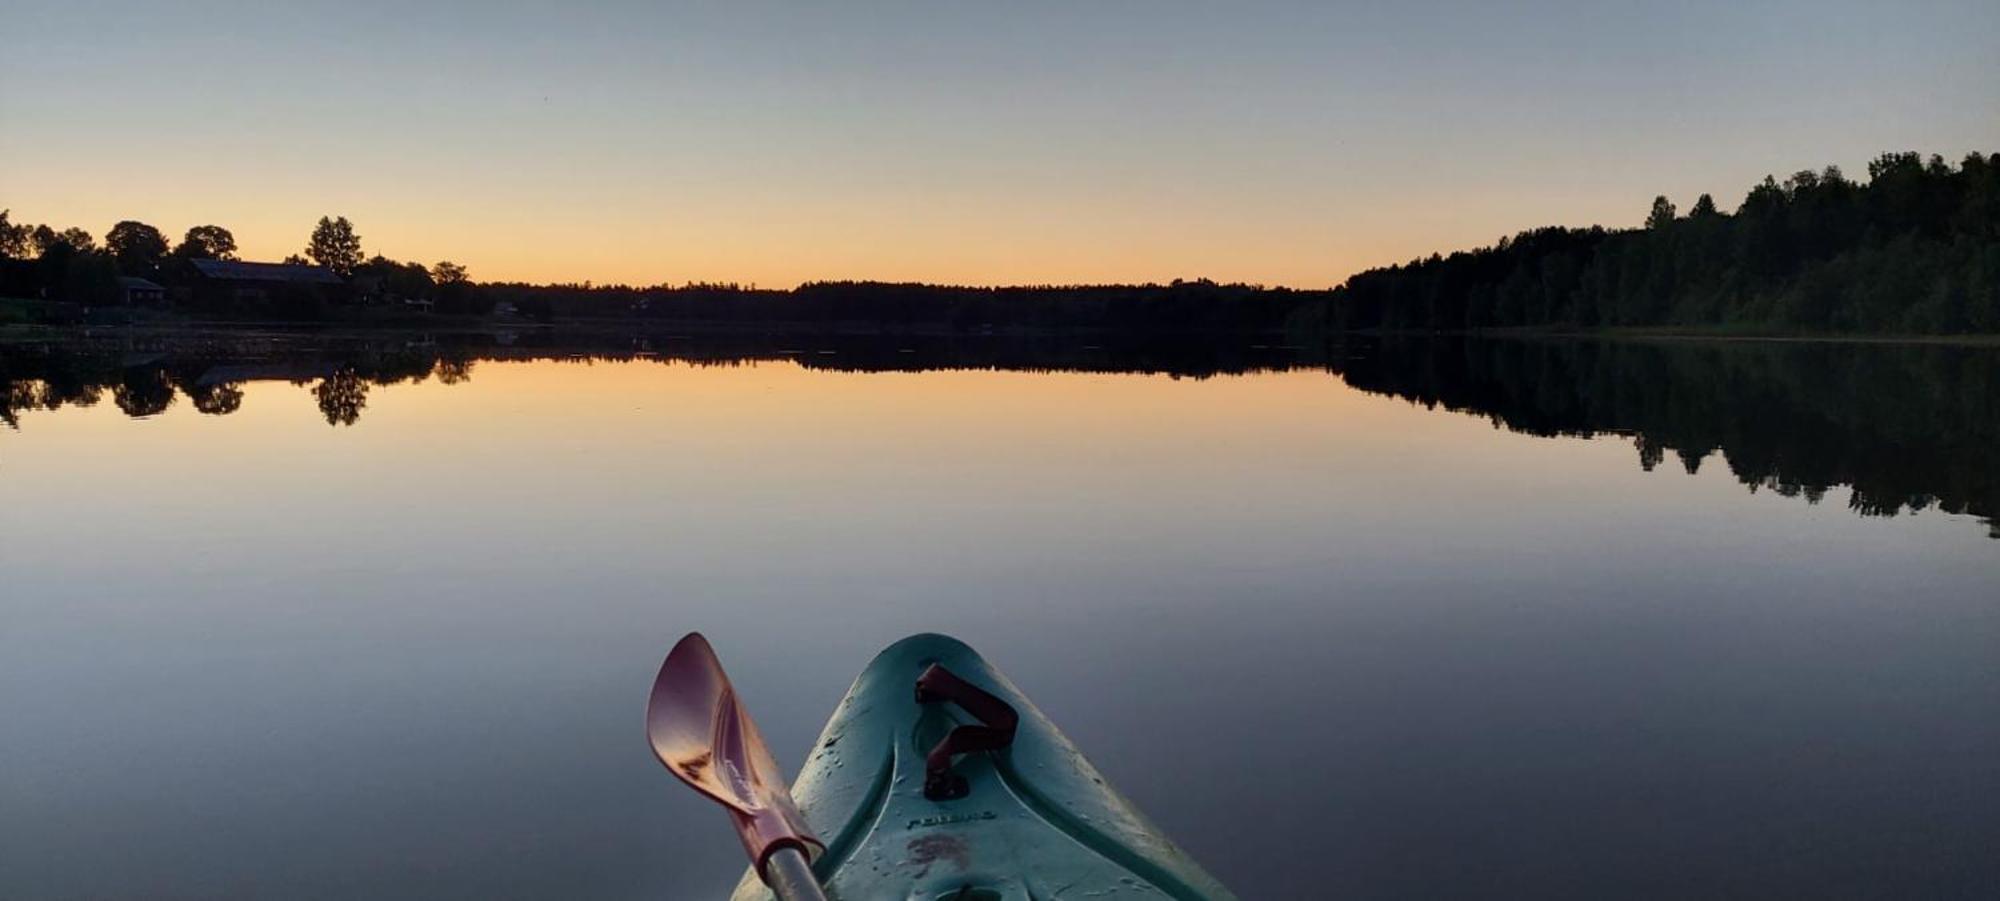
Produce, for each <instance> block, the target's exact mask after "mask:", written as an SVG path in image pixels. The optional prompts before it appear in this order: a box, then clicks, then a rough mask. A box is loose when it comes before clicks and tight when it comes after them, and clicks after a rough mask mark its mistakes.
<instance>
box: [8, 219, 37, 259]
mask: <svg viewBox="0 0 2000 901" xmlns="http://www.w3.org/2000/svg"><path fill="white" fill-rule="evenodd" d="M9 212H11V211H9V210H0V260H13V259H19V258H21V257H25V256H27V255H28V235H30V234H32V233H33V231H34V230H33V229H30V228H29V227H28V226H26V225H16V224H14V223H12V222H9V221H7V214H8V213H9Z"/></svg>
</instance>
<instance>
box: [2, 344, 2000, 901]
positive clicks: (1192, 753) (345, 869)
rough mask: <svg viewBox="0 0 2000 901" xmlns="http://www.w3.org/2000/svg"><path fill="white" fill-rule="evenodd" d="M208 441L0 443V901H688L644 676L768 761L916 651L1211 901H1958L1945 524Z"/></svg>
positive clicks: (1273, 474) (1111, 402) (1530, 455)
mask: <svg viewBox="0 0 2000 901" xmlns="http://www.w3.org/2000/svg"><path fill="white" fill-rule="evenodd" d="M246 394H247V396H246V399H245V401H244V404H243V408H242V410H241V411H240V412H238V413H236V414H233V415H230V416H226V417H204V416H200V415H198V414H196V413H195V412H194V411H193V410H191V409H189V408H188V405H187V403H186V401H185V399H183V400H182V401H181V402H180V403H178V404H177V405H176V406H175V407H174V408H173V409H172V410H170V411H169V412H168V413H166V414H164V415H162V416H158V417H154V418H151V419H147V420H142V421H134V420H131V419H128V418H126V417H125V416H124V415H123V414H121V413H119V412H118V411H117V410H116V409H115V408H114V407H112V405H111V404H110V403H109V402H108V401H107V402H104V403H101V404H99V405H98V406H97V407H95V408H91V409H87V410H78V409H66V410H62V411H57V412H53V413H49V412H44V413H36V414H33V415H32V416H28V417H24V418H23V421H22V424H21V428H20V430H19V431H17V432H8V433H0V562H4V564H5V573H4V575H5V579H6V581H5V591H4V593H0V620H4V622H5V623H6V628H5V629H0V721H4V722H6V723H7V727H6V728H5V729H4V730H0V759H4V760H6V761H8V764H7V765H6V766H5V767H0V847H4V848H6V849H8V850H7V866H6V867H4V868H0V895H6V896H39V895H45V894H50V893H52V892H53V887H56V886H61V887H64V888H66V889H68V890H70V891H72V892H73V893H75V894H84V895H88V894H102V895H126V896H132V895H173V894H177V895H184V896H195V895H198V896H227V895H241V896H249V895H261V896H267V897H268V896H274V895H282V896H297V897H305V896H326V897H334V896H342V897H354V896H363V895H375V896H383V895H398V894H403V895H409V894H430V895H457V896H463V895H472V894H486V895H493V896H519V897H552V896H637V895H649V896H655V897H661V896H664V897H694V896H696V893H697V892H698V891H700V890H702V889H703V888H704V887H708V886H720V885H724V884H726V883H728V882H729V881H730V880H731V879H733V878H734V875H735V864H734V854H735V853H736V852H735V849H734V841H733V839H732V838H731V836H730V835H729V832H728V830H727V828H726V827H725V825H724V823H723V820H722V818H721V816H720V814H719V813H717V812H716V811H715V810H713V809H712V808H711V807H710V806H709V805H707V804H705V803H704V802H701V801H699V800H697V799H695V798H694V796H693V795H692V794H690V793H687V792H686V791H685V790H684V789H681V788H680V787H679V786H678V785H676V784H675V783H674V782H673V780H672V779H671V777H669V776H668V775H667V774H666V773H665V772H663V771H661V770H660V769H659V768H658V766H657V764H656V763H654V762H653V761H652V759H651V757H650V755H649V753H648V751H647V749H646V747H645V743H644V740H643V737H642V727H641V723H642V709H643V704H644V699H645V694H646V691H647V689H648V688H649V686H650V684H651V683H650V680H651V678H652V675H653V672H654V670H655V669H656V668H657V666H658V664H659V660H660V657H661V656H662V655H664V653H665V651H666V649H667V648H668V647H669V646H670V645H671V644H672V642H673V641H674V640H675V639H676V638H678V637H679V636H680V634H681V633H682V632H684V631H686V630H688V629H695V628H699V629H702V630H704V631H706V632H707V633H708V634H709V635H710V636H711V637H712V638H713V639H714V641H715V643H716V645H717V647H718V649H719V650H720V652H721V654H722V657H723V659H724V660H725V661H726V662H727V663H728V664H729V665H730V667H731V670H732V675H733V676H734V678H735V681H736V682H737V684H738V686H739V688H741V689H742V691H743V692H744V695H745V697H746V698H747V699H748V701H749V703H750V704H751V705H752V709H753V710H754V711H755V712H756V714H757V716H758V717H759V720H760V723H761V725H762V726H763V729H764V732H765V733H766V734H767V735H768V736H769V737H770V738H771V740H772V742H773V744H774V745H775V746H776V748H777V750H778V751H779V756H780V758H781V760H783V761H785V762H786V765H787V766H788V767H790V766H795V765H796V763H797V761H798V760H799V757H800V753H799V752H800V751H802V750H803V749H804V748H805V747H806V746H807V744H808V742H809V741H810V739H811V736H812V735H813V734H814V732H815V731H816V730H817V729H818V727H819V725H820V723H822V722H823V721H824V720H825V717H826V716H827V714H828V712H829V711H830V710H831V709H832V707H833V704H834V702H835V701H836V700H837V699H838V697H839V695H840V693H841V691H842V690H843V689H844V687H845V686H846V684H847V681H848V680H849V679H851V678H852V677H853V675H854V674H855V673H856V672H858V671H859V669H860V668H861V666H862V665H863V663H865V662H866V660H867V658H868V656H869V655H871V654H872V653H873V652H874V651H875V650H877V649H879V648H880V647H881V646H883V645H886V644H887V643H889V642H890V641H892V640H893V639H895V638H898V637H900V636H902V635H904V634H907V633H911V632H916V631H921V630H941V631H947V632H951V633H954V634H957V635H959V636H960V637H963V638H965V639H966V640H968V641H970V642H971V643H972V644H974V645H975V646H976V647H978V648H980V649H981V650H982V651H984V652H986V653H987V654H988V655H989V656H990V657H991V658H993V659H994V660H995V661H996V662H997V663H998V664H999V665H1000V666H1001V667H1002V668H1003V669H1005V670H1006V671H1008V672H1009V674H1010V675H1011V676H1012V677H1013V678H1014V680H1015V681H1016V682H1018V683H1020V684H1021V685H1022V686H1023V687H1024V688H1025V689H1026V690H1027V691H1029V692H1030V693H1031V694H1033V695H1034V696H1035V697H1036V699H1037V701H1038V703H1040V704H1041V706H1043V707H1044V709H1045V710H1046V711H1047V712H1048V713H1049V714H1050V715H1051V716H1052V717H1053V718H1054V719H1055V720H1056V721H1057V722H1059V723H1060V724H1062V725H1063V726H1064V728H1065V729H1067V730H1068V731H1069V732H1070V733H1071V735H1072V737H1073V738H1074V739H1076V741H1077V742H1078V743H1079V744H1080V745H1082V746H1083V747H1084V748H1085V749H1086V750H1088V751H1089V752H1090V753H1091V754H1092V756H1093V758H1094V759H1095V760H1096V761H1097V763H1098V764H1099V765H1100V766H1101V767H1102V768H1103V769H1104V770H1105V771H1106V772H1107V774H1108V775H1109V776H1111V777H1112V779H1113V780H1114V781H1116V782H1117V783H1118V784H1119V785H1120V786H1121V787H1122V788H1124V789H1125V790H1126V791H1128V792H1129V793H1130V794H1131V795H1132V796H1134V797H1135V799H1136V800H1138V802H1139V803H1140V805H1141V806H1142V807H1143V808H1145V809H1146V810H1147V811H1148V812H1149V813H1150V814H1152V815H1153V816H1154V817H1155V818H1156V819H1158V820H1159V821H1160V822H1161V823H1162V824H1164V825H1165V826H1166V827H1167V828H1168V830H1169V831H1170V832H1172V833H1173V834H1174V835H1175V836H1176V838H1178V839H1179V840H1181V841H1182V843H1183V844H1185V845H1186V846H1188V847H1189V848H1190V849H1191V850H1193V851H1194V852H1195V853H1196V855H1197V856H1198V857H1199V858H1200V859H1202V860H1203V861H1204V863H1206V864H1207V865H1209V866H1210V867H1211V868H1212V869H1213V870H1215V871H1216V872H1217V873H1218V874H1219V875H1221V876H1222V877H1223V878H1224V879H1225V880H1226V881H1228V882H1231V883H1232V884H1234V885H1235V886H1236V887H1237V888H1238V889H1239V890H1240V891H1242V893H1243V894H1244V897H1246V898H1255V897H1304V896H1306V895H1308V894H1311V892H1307V891H1306V890H1304V889H1303V888H1302V887H1303V886H1307V885H1311V886H1314V887H1315V889H1314V891H1317V890H1318V889H1319V888H1320V887H1324V886H1326V885H1329V884H1332V885H1335V886H1337V887H1341V888H1343V889H1353V890H1362V889H1367V888H1371V887H1372V888H1376V889H1380V890H1381V891H1376V892H1372V894H1394V893H1396V892H1397V891H1398V890H1401V891H1405V892H1408V893H1412V894H1427V893H1428V894H1435V893H1436V890H1437V889H1439V887H1440V886H1445V885H1458V886H1463V885H1467V884H1480V885H1486V884H1496V885H1497V884H1506V885H1520V886H1525V887H1527V888H1526V889H1524V893H1526V894H1560V893H1563V892H1564V891H1565V890H1570V891H1571V892H1572V893H1577V894H1605V893H1610V892H1612V891H1615V890H1617V889H1626V888H1630V887H1631V886H1632V885H1634V884H1638V883H1637V882H1636V881H1635V880H1634V879H1633V878H1632V877H1633V874H1635V873H1646V874H1648V876H1649V877H1652V879H1651V881H1649V882H1647V883H1646V884H1654V883H1657V884H1658V890H1659V891H1660V892H1661V893H1663V894H1666V895H1678V896H1683V897H1685V896H1688V895H1696V894H1702V893H1703V892H1702V891H1701V889H1703V888H1704V887H1713V886H1715V885H1721V884H1727V885H1731V886H1733V887H1742V888H1743V889H1744V890H1745V891H1746V892H1748V893H1752V894H1758V893H1763V894H1784V892H1778V891H1775V889H1776V888H1777V887H1796V886H1799V885H1813V884H1817V883H1814V882H1812V880H1814V879H1819V878H1825V876H1824V874H1828V873H1833V874H1838V875H1839V877H1840V879H1841V880H1843V881H1842V882H1841V886H1842V888H1843V890H1856V891H1865V890H1866V889H1867V888H1868V887H1871V886H1876V887H1879V886H1880V885H1881V883H1880V882H1879V880H1882V879H1885V878H1891V877H1893V878H1896V879H1902V880H1906V883H1905V884H1916V883H1912V882H1907V880H1917V879H1921V878H1927V877H1924V876H1921V875H1914V876H1913V875H1910V874H1933V875H1935V878H1940V879H1947V878H1953V877H1952V876H1951V874H1953V873H1957V874H1969V875H1967V878H1971V877H1975V876H1978V875H1979V874H1978V873H1977V872H1974V871H1976V870H1978V869H1979V868H1981V867H1984V868H1985V869H1984V873H1985V876H1987V877H1994V876H2000V874H1996V873H1994V872H1992V866H1993V862H1992V860H1991V858H1990V856H1986V855H1983V854H1982V853H1980V852H1979V851H1977V850H1974V849H1978V848H1990V847H1991V843H1992V841H1993V840H1994V839H1995V838H1996V837H2000V822H1996V815H1995V813H1994V811H1996V810H2000V779H1996V776H1995V773H1994V770H1993V769H1992V767H1991V761H1992V760H1993V759H1995V757H1996V754H2000V726H1996V725H1995V724H1994V722H1993V720H1992V718H1991V717H1990V716H1989V715H1987V714H1989V713H1990V711H1991V710H1993V709H1995V708H1996V704H2000V663H1996V660H1995V658H1994V657H1993V655H1992V653H1991V651H1992V648H1993V647H1995V646H1996V642H2000V618H1996V616H1995V612H1994V608H1993V605H1992V603H1991V598H1992V597H1993V596H1994V595H1995V593H1996V592H1995V589H1996V588H2000V577H1996V574H1995V570H1994V568H1993V566H1992V562H1993V561H1992V554H1993V551H1992V544H1991V540H1990V539H1988V538H1986V537H1985V534H1984V533H1985V530H1984V529H1983V528H1980V527H1978V526H1977V524H1975V523H1973V522H1971V521H1969V520H1966V519H1964V518H1959V517H1946V516H1939V515H1935V514H1926V515H1921V516H1917V517H1900V518H1896V519H1867V518H1861V517H1856V516H1854V515H1852V514H1851V513H1849V512H1848V511H1846V510H1844V509H1842V504H1841V498H1840V496H1839V495H1840V492H1838V491H1836V492H1833V493H1832V494H1831V496H1830V497H1829V498H1828V500H1827V501H1826V502H1825V503H1823V504H1820V505H1818V506H1808V505H1805V504H1803V503H1800V502H1798V501H1796V500H1792V499H1780V498H1775V497H1772V496H1770V495H1769V494H1754V495H1753V494H1750V493H1748V492H1745V491H1744V490H1743V488H1742V487H1741V486H1740V485H1739V484H1737V483H1736V482H1735V481H1734V479H1732V478H1731V477H1730V476H1729V475H1728V473H1727V472H1726V470H1725V468H1724V467H1722V466H1720V465H1711V466H1709V467H1706V468H1704V470H1703V472H1702V474H1700V475H1698V476H1692V477H1690V476H1687V475H1685V474H1683V473H1681V472H1679V471H1678V469H1677V468H1676V467H1661V468H1660V469H1659V470H1658V471H1656V472H1653V473H1645V472H1642V471H1641V470H1640V469H1639V467H1638V466H1637V464H1636V453H1635V451H1634V450H1633V448H1632V446H1631V445H1630V444H1629V443H1627V442H1624V441H1618V440H1598V441H1578V440H1568V439H1563V440H1547V439H1539V438H1532V437H1527V436H1522V435H1516V434H1511V433H1507V432H1505V431H1501V430H1498V429H1495V428H1493V427H1492V426H1491V425H1490V424H1488V423H1487V422H1486V421H1485V420H1483V419H1481V418H1478V417H1472V416H1461V415H1455V414H1443V413H1433V412H1428V411H1425V410H1423V409H1421V408H1419V407H1416V406H1413V405H1410V404H1407V403H1404V402H1402V401H1398V400H1393V399H1389V398H1383V397H1376V396H1368V395H1363V394H1360V393H1358V392H1355V391H1353V390H1350V389H1347V388H1345V387H1342V386H1341V384H1340V383H1339V381H1338V379H1337V378H1335V377H1333V376H1330V375H1325V374H1320V373H1311V372H1297V373H1288V374H1279V375H1260V376H1251V377H1221V378H1215V379H1208V380H1201V381H1195V380H1187V379H1181V380H1174V379H1168V378H1160V377H1142V376H1122V375H1081V374H1078V375H1037V374H1028V373H988V372H953V373H927V374H914V375H913V374H843V373H827V372H808V371H805V370H801V369H798V368H796V367H794V366H791V365H787V364H766V365H760V366H755V367H718V368H696V367H690V366H687V365H681V364H676V365H661V364H656V363H633V364H618V363H597V364H592V365H585V364H563V363H549V362H541V363H529V364H514V363H492V362H482V363H479V364H478V365H477V366H476V368H475V370H474V374H473V378H472V379H471V381H470V382H468V383H465V384H461V385H456V386H449V387H446V386H441V385H439V384H437V383H436V382H435V381H432V382H427V383H425V384H423V385H418V386H411V385H393V386H386V387H385V386H375V387H373V388H372V389H371V391H370V394H369V397H368V407H367V410H366V412H365V413H364V414H363V416H362V417H361V419H360V422H359V424H358V425H356V426H354V427H352V428H331V427H329V426H327V425H326V423H325V420H324V419H323V418H322V417H321V415H320V413H319V411H318V410H317V409H316V408H315V406H314V405H313V403H312V399H311V396H310V395H309V393H308V392H307V390H306V389H305V388H302V387H295V386H291V385H286V384H282V383H253V384H251V385H249V386H248V387H247V389H246ZM1279 775H1282V777H1283V778H1277V776H1279ZM1246 822H1254V823H1255V824H1256V825H1255V828H1246V827H1245V826H1243V825H1242V824H1244V823H1246ZM1885 833H1887V834H1895V835H1900V836H1907V837H1911V838H1910V841H1909V842H1907V843H1900V844H1893V846H1885V845H1883V844H1882V841H1883V840H1882V839H1881V836H1882V835H1883V834H1885ZM1303 837H1325V844H1324V845H1323V846H1321V847H1319V849H1318V850H1317V851H1316V852H1315V853H1314V854H1312V855H1300V854H1298V853H1296V852H1297V850H1298V845H1297V843H1298V842H1300V841H1304V840H1305V839H1304V838H1303ZM1777 846H1782V847H1783V848H1785V850H1786V853H1785V854H1783V855H1775V854H1772V853H1771V849H1772V848H1773V847H1777ZM1885 848H1886V850H1885ZM1911 849H1917V850H1911ZM1413 860H1424V861H1427V863H1426V865H1425V866H1414V865H1413V864H1412V861H1413ZM1857 861H1859V862H1858V863H1857ZM1661 874H1664V875H1661ZM1937 874H1942V875H1937ZM1801 880H1803V882H1802V881H1801ZM1986 884H1990V878H1989V879H1988V880H1987V883H1986ZM1856 886H1861V887H1862V888H1858V889H1857V888H1855V887H1856ZM1760 889H1761V891H1760ZM1302 893H1303V894H1302ZM1805 893H1806V894H1813V893H1814V892H1805Z"/></svg>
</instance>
